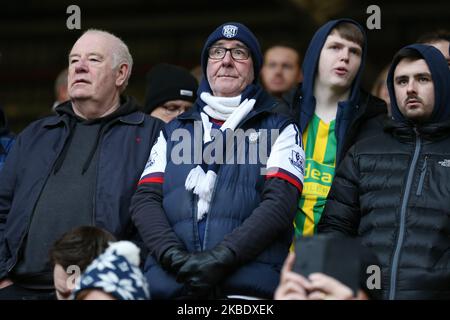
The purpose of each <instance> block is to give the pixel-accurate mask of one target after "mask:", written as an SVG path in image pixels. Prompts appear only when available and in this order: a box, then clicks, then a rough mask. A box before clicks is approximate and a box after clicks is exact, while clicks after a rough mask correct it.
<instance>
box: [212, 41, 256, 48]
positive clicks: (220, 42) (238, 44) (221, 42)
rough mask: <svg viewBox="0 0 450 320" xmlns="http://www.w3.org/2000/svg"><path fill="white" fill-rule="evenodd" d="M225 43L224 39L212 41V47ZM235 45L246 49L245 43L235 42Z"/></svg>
mask: <svg viewBox="0 0 450 320" xmlns="http://www.w3.org/2000/svg"><path fill="white" fill-rule="evenodd" d="M225 43H226V42H225V41H222V40H219V41H217V42H216V43H214V44H213V45H212V47H215V46H223V45H225ZM236 47H239V48H246V49H248V48H247V46H246V45H244V44H240V43H236Z"/></svg>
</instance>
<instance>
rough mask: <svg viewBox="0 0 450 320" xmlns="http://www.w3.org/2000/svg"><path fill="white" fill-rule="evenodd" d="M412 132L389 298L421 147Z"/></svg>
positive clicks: (394, 284) (392, 289) (390, 298)
mask: <svg viewBox="0 0 450 320" xmlns="http://www.w3.org/2000/svg"><path fill="white" fill-rule="evenodd" d="M414 132H415V133H416V144H415V148H414V155H413V158H412V160H411V165H410V167H409V171H408V177H407V179H406V187H405V192H404V193H403V197H402V201H401V207H400V225H399V230H398V236H397V243H396V245H395V249H394V257H393V259H392V265H391V278H390V286H389V300H394V299H395V292H396V289H397V288H396V286H397V272H398V264H399V259H400V253H401V249H402V246H403V240H404V238H405V220H406V210H407V206H408V201H409V196H410V193H411V187H412V181H413V179H414V171H415V169H416V166H417V161H418V160H419V154H420V149H421V147H422V141H421V139H420V135H419V132H418V131H417V129H416V128H414Z"/></svg>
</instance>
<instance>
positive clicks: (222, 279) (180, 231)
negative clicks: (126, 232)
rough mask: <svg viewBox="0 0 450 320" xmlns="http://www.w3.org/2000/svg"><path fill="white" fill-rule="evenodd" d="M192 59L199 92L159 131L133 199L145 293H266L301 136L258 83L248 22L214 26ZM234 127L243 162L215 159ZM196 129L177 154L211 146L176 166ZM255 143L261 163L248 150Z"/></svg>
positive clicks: (273, 282)
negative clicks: (240, 134)
mask: <svg viewBox="0 0 450 320" xmlns="http://www.w3.org/2000/svg"><path fill="white" fill-rule="evenodd" d="M201 62H202V69H203V80H202V82H201V84H200V88H199V90H198V93H199V97H198V98H197V100H196V102H195V103H194V106H193V107H192V108H191V110H189V111H187V112H185V113H184V114H182V115H180V116H179V117H178V118H177V119H175V120H173V121H172V122H170V123H169V124H168V125H167V126H166V127H165V128H164V129H163V130H162V132H161V134H160V136H159V138H158V141H157V143H156V144H155V145H154V146H153V149H152V151H151V156H150V157H149V160H148V162H147V165H146V169H145V170H144V172H143V173H142V176H141V180H140V182H139V186H138V189H137V191H136V194H135V195H134V197H133V200H132V202H133V203H132V207H131V211H132V216H133V221H134V223H135V225H136V226H137V228H138V230H139V232H140V234H141V235H142V237H143V239H144V242H145V244H146V246H147V247H148V249H149V250H150V255H149V257H148V259H147V262H146V266H145V270H144V271H145V273H146V276H147V279H148V280H149V283H151V288H150V290H151V296H152V298H153V299H168V298H180V297H187V296H189V297H194V298H226V297H232V296H239V297H241V298H242V297H260V298H272V297H273V293H274V291H275V288H276V286H277V284H278V279H279V270H280V269H281V265H282V263H283V260H284V258H285V257H286V256H287V253H288V249H289V245H290V242H291V239H292V235H293V226H292V220H293V218H294V215H295V210H296V203H297V199H298V196H299V194H300V192H301V190H302V183H303V162H304V152H303V149H302V144H301V135H300V132H299V130H298V128H297V126H296V125H295V123H294V120H290V119H288V118H287V117H285V116H282V115H277V114H274V113H273V112H272V110H273V109H274V108H275V107H276V102H275V100H273V98H272V97H271V96H270V95H269V94H267V93H266V92H265V91H264V90H263V89H262V87H261V86H260V85H259V84H257V78H258V75H259V72H260V69H261V65H262V53H261V50H260V47H259V43H258V40H257V39H256V38H255V36H254V35H253V33H252V32H251V31H250V30H249V29H248V28H247V27H245V26H244V25H242V24H240V23H226V24H224V25H222V26H220V27H218V28H217V29H216V30H215V31H214V32H213V33H212V34H211V35H210V36H209V37H208V39H207V40H206V43H205V45H204V48H203V51H202V59H201ZM199 129H200V130H199ZM238 130H241V131H244V132H245V138H244V139H237V140H238V142H237V144H236V145H237V147H238V148H239V147H243V148H242V149H243V150H244V158H245V161H242V162H237V161H235V160H236V158H237V156H236V155H235V154H233V156H232V157H230V158H227V159H226V161H225V162H221V159H220V155H221V154H227V151H230V150H227V148H228V147H229V143H228V142H229V140H227V139H228V137H229V134H230V133H231V139H235V138H236V136H234V135H233V134H235V133H236V131H238ZM197 131H200V142H198V140H196V139H193V140H194V143H193V144H192V145H190V146H189V148H188V150H187V151H186V149H183V151H184V153H186V154H188V155H191V154H195V152H196V150H197V149H198V148H200V149H204V150H207V149H208V148H209V150H214V152H209V153H208V152H206V151H205V152H203V154H202V157H201V159H200V161H197V162H196V161H195V160H194V158H192V159H191V160H190V161H185V162H182V163H180V162H178V161H177V160H179V159H177V157H176V156H177V155H178V154H180V152H179V150H180V145H182V144H186V141H184V140H182V141H180V142H179V140H180V139H179V137H180V136H181V133H186V132H188V134H189V135H190V136H191V137H195V135H196V134H197ZM264 133H268V136H267V140H264V139H262V138H261V137H262V136H263V134H264ZM270 135H274V138H273V139H271V138H272V137H271V136H270ZM184 136H186V134H184ZM174 137H178V138H174ZM223 141H226V143H223ZM233 141H234V140H233ZM269 141H271V142H272V143H269ZM221 142H222V143H221ZM199 144H200V145H199ZM231 145H232V148H234V147H236V145H234V144H231ZM261 147H266V148H267V155H268V159H267V161H265V160H262V159H261V157H258V156H257V155H255V154H253V153H255V152H258V149H259V148H261ZM232 150H234V149H232ZM251 158H253V159H256V158H257V161H255V162H251V161H249V159H251ZM222 160H223V159H222ZM239 160H242V159H239ZM264 169H267V171H266V172H265V174H264V175H263V174H262V172H264Z"/></svg>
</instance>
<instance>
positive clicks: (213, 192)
mask: <svg viewBox="0 0 450 320" xmlns="http://www.w3.org/2000/svg"><path fill="white" fill-rule="evenodd" d="M221 169H222V167H220V168H219V171H218V172H217V177H216V182H215V183H214V188H213V189H212V193H211V202H210V203H209V210H208V212H206V221H205V235H204V237H203V243H202V251H204V250H205V247H206V240H207V234H208V222H209V216H210V213H211V208H212V204H213V200H214V196H215V195H216V189H217V185H218V182H219V174H220V171H221Z"/></svg>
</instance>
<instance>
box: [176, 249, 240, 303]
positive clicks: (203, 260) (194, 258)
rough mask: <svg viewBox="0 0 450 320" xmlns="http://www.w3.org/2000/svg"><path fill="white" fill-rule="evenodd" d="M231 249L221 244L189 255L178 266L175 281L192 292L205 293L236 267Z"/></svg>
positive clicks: (195, 293) (196, 293) (198, 294)
mask: <svg viewBox="0 0 450 320" xmlns="http://www.w3.org/2000/svg"><path fill="white" fill-rule="evenodd" d="M236 265H237V261H236V256H235V254H234V252H233V251H231V250H230V249H229V248H227V247H226V246H223V245H218V246H216V247H215V248H214V249H212V250H209V251H204V252H199V253H194V254H192V255H191V257H190V258H189V260H187V261H186V263H185V264H184V265H183V266H182V267H181V268H180V271H179V272H178V275H177V281H178V282H180V283H185V284H186V285H187V287H188V289H189V290H190V291H191V293H192V294H194V295H197V296H202V295H206V294H207V293H208V292H209V291H210V290H211V289H212V288H213V287H214V286H215V285H216V284H217V283H219V282H220V281H221V280H223V279H224V278H225V276H226V275H228V274H229V273H230V272H232V271H233V269H234V268H235V267H236Z"/></svg>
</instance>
